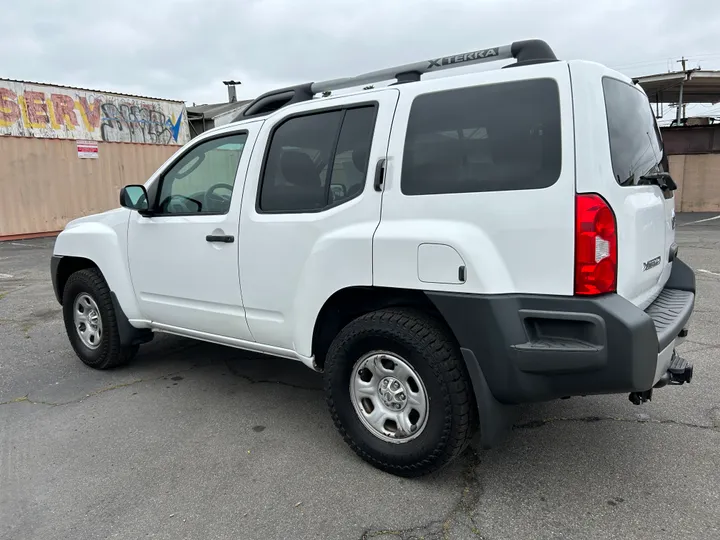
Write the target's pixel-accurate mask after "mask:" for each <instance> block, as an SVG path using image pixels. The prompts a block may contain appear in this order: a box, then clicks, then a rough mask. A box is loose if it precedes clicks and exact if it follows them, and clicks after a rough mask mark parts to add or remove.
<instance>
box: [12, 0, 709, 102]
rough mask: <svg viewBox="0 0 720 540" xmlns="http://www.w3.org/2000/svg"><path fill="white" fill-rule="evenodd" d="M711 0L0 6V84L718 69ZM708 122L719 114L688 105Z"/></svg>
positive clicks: (154, 90) (186, 0)
mask: <svg viewBox="0 0 720 540" xmlns="http://www.w3.org/2000/svg"><path fill="white" fill-rule="evenodd" d="M717 2H718V0H682V1H680V0H612V1H611V0H592V1H590V2H585V1H582V0H433V1H430V0H380V1H376V0H333V1H331V0H325V1H321V0H123V1H122V2H119V1H115V2H110V1H109V0H105V1H95V2H89V1H87V0H62V1H54V0H42V1H41V0H23V1H18V2H3V5H2V6H1V7H0V27H1V29H2V31H1V32H0V77H5V78H12V79H24V80H31V81H39V82H48V83H56V84H63V85H68V86H80V87H85V88H93V89H99V90H112V91H117V92H130V93H134V94H140V95H148V96H153V97H162V98H172V99H182V100H185V101H186V102H188V103H189V104H192V102H196V103H198V104H200V103H208V102H219V101H225V100H226V98H227V93H226V89H225V87H224V86H223V85H222V81H223V80H225V79H230V78H234V79H237V80H240V81H242V83H243V84H242V86H241V87H240V88H239V90H238V97H239V99H245V98H247V99H249V98H252V97H255V96H257V95H258V94H260V93H262V92H264V91H266V90H269V89H271V88H273V87H277V86H284V85H289V84H293V83H300V82H308V81H313V80H322V79H328V78H334V77H341V76H347V75H353V74H357V73H360V72H363V71H369V70H374V69H379V68H382V67H387V66H390V65H393V64H401V63H406V62H413V61H417V60H423V59H426V58H429V57H437V56H443V55H447V54H455V53H460V52H465V51H471V50H473V49H478V48H485V47H490V46H496V45H503V44H508V43H510V42H512V41H515V40H520V39H527V38H532V37H537V38H542V39H545V40H546V41H548V42H549V43H550V45H551V46H552V47H553V48H554V49H555V52H556V54H557V56H558V57H560V58H565V59H574V58H583V59H588V60H594V61H598V62H601V63H604V64H606V65H608V66H610V67H614V68H618V69H619V70H620V71H622V72H624V73H627V74H628V75H634V76H637V75H644V74H650V73H660V72H665V71H667V70H668V68H669V67H670V68H672V69H676V68H678V67H679V64H677V63H675V60H677V59H679V58H680V56H682V55H685V57H687V58H690V67H695V66H696V65H697V64H698V63H699V64H700V65H701V66H702V67H703V68H704V69H720V9H719V8H718V7H717V5H718V4H717ZM693 110H697V111H698V113H706V112H710V113H712V114H715V113H717V114H718V115H720V104H717V105H715V106H713V107H710V106H702V105H698V106H695V107H693Z"/></svg>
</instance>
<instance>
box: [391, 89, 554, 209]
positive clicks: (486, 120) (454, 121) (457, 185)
mask: <svg viewBox="0 0 720 540" xmlns="http://www.w3.org/2000/svg"><path fill="white" fill-rule="evenodd" d="M561 156H562V146H561V142H560V98H559V94H558V87H557V83H556V82H555V81H554V80H552V79H534V80H527V81H517V82H508V83H501V84H492V85H484V86H475V87H471V88H461V89H457V90H447V91H443V92H436V93H432V94H424V95H421V96H418V97H417V98H415V100H414V102H413V104H412V107H411V109H410V118H409V120H408V129H407V135H406V139H405V153H404V158H403V164H402V179H401V182H400V187H401V190H402V192H403V193H404V194H405V195H430V194H438V193H473V192H480V191H506V190H518V189H538V188H545V187H548V186H551V185H552V184H554V183H555V182H556V181H557V179H558V177H559V175H560V166H561Z"/></svg>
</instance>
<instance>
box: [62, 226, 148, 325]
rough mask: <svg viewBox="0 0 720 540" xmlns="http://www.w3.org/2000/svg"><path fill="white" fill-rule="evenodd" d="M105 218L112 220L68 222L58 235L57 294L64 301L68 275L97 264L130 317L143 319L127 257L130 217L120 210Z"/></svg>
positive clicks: (96, 266)
mask: <svg viewBox="0 0 720 540" xmlns="http://www.w3.org/2000/svg"><path fill="white" fill-rule="evenodd" d="M111 217H112V218H113V219H112V220H111ZM104 219H105V220H106V221H108V222H109V223H105V222H80V223H78V224H76V225H72V226H70V225H69V226H68V227H69V228H66V229H65V230H64V231H63V232H62V233H60V235H59V236H58V238H57V240H56V241H55V249H54V253H53V257H52V262H51V273H52V279H53V285H54V288H55V294H56V296H58V301H59V302H60V303H62V291H63V290H64V288H65V283H66V282H67V278H68V277H69V276H70V275H72V273H73V272H76V271H78V270H82V269H85V268H97V269H98V270H99V271H100V273H101V274H102V275H103V278H104V279H105V281H106V283H107V284H108V287H109V288H110V290H111V291H112V292H113V293H114V294H115V295H116V296H117V300H118V302H119V304H120V306H122V309H123V311H124V312H125V314H126V315H127V317H128V318H130V319H142V318H143V317H142V315H141V313H140V310H139V307H138V304H137V301H136V299H135V290H134V288H133V286H132V281H131V279H130V269H129V266H128V260H127V249H126V248H127V246H126V244H127V238H126V231H125V230H126V228H127V219H126V218H125V217H123V215H120V214H118V213H110V214H109V216H105V218H104ZM113 220H114V221H117V223H114V222H112V221H113Z"/></svg>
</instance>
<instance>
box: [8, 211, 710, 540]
mask: <svg viewBox="0 0 720 540" xmlns="http://www.w3.org/2000/svg"><path fill="white" fill-rule="evenodd" d="M707 217H712V216H708V215H698V214H686V215H680V216H679V218H678V223H679V225H678V230H677V236H678V243H679V245H680V256H681V257H682V258H683V259H684V260H685V261H686V262H688V263H689V264H690V265H691V266H692V267H693V268H695V269H696V271H697V281H698V298H697V304H696V312H695V315H694V318H693V322H692V326H691V331H690V335H689V339H688V341H687V342H686V343H685V344H683V346H682V347H681V349H680V351H681V353H682V354H683V355H684V356H685V357H687V358H688V359H689V360H690V361H691V362H693V363H694V365H695V378H694V379H693V381H692V383H691V384H690V385H684V386H681V387H666V388H664V389H660V390H656V391H655V394H654V396H653V400H652V402H651V403H648V404H645V405H642V406H640V407H636V406H633V405H632V404H631V403H630V402H629V401H628V400H627V396H625V395H615V396H593V397H586V398H572V399H569V400H560V401H556V402H551V403H544V404H538V405H532V406H523V407H521V408H519V409H518V413H519V416H518V420H517V423H516V425H515V428H514V430H513V431H512V432H511V433H510V434H509V435H508V437H507V439H506V440H505V441H504V442H503V443H502V444H501V445H500V446H499V447H498V448H495V449H493V450H489V451H483V450H480V449H477V448H474V447H473V448H470V449H468V450H467V451H466V453H465V454H464V455H463V456H462V457H461V458H460V459H458V460H457V461H456V462H455V463H453V464H452V465H451V466H449V467H448V468H446V469H444V470H442V471H440V472H438V473H435V474H434V475H432V476H430V477H426V478H422V479H417V480H407V479H401V478H397V477H393V476H390V475H387V474H385V473H382V472H380V471H378V470H376V469H374V468H372V467H370V466H369V465H366V464H365V463H364V462H362V461H361V460H359V459H358V458H357V457H356V456H355V455H354V454H353V453H352V452H351V451H350V450H349V449H348V448H347V447H346V446H345V444H344V443H343V441H342V440H341V438H340V437H339V436H338V435H337V434H336V432H335V430H334V427H333V425H332V422H331V420H330V418H329V415H328V414H327V411H326V408H325V402H324V399H323V394H322V392H321V377H320V375H318V374H315V373H313V372H311V371H310V370H308V369H307V368H305V367H304V366H302V365H300V364H299V363H294V362H291V361H287V360H277V359H273V358H267V357H261V356H258V355H255V354H249V353H245V352H243V351H238V350H234V349H228V348H223V347H219V346H214V345H209V344H205V343H199V342H193V341H189V340H185V339H180V338H175V337H171V336H163V335H159V336H157V337H156V339H155V340H154V341H153V342H152V343H150V344H148V345H146V346H144V347H142V348H141V351H140V353H139V355H138V357H137V359H136V360H135V361H134V362H133V363H132V364H131V365H130V366H128V367H126V368H122V369H117V370H113V371H105V372H98V371H93V370H92V369H89V368H86V367H85V366H84V365H83V364H82V363H81V362H80V361H79V360H78V359H77V358H76V357H75V356H74V354H73V352H72V350H71V348H70V345H69V343H68V341H67V338H66V336H65V330H64V326H63V323H62V320H61V313H60V307H59V306H58V305H57V303H56V302H55V299H54V297H53V293H52V288H51V285H50V280H49V257H50V254H51V251H52V245H53V242H54V240H53V239H39V240H31V241H22V242H6V243H0V538H2V539H12V540H16V539H17V540H20V539H43V540H49V539H66V538H73V539H74V540H75V539H76V540H83V539H91V538H92V539H95V538H167V539H177V538H193V539H194V538H198V539H207V538H213V539H225V538H233V539H239V538H242V539H245V538H247V539H254V538H263V539H266V538H283V539H284V538H293V539H304V538H313V539H314V538H322V539H334V538H338V539H346V538H349V539H360V538H380V539H405V540H407V539H410V538H428V539H431V538H434V539H438V538H485V539H493V540H499V539H513V540H514V539H520V538H532V539H556V538H568V539H573V540H576V539H605V538H607V539H610V538H617V539H634V538H638V539H651V538H659V537H662V538H682V539H687V538H699V539H700V538H702V539H712V538H720V391H719V390H720V363H719V362H718V352H719V351H720V332H719V331H718V320H719V319H720V220H711V221H706V222H703V223H696V224H689V222H692V221H696V220H699V219H704V218H707ZM700 270H702V271H700Z"/></svg>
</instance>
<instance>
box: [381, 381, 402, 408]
mask: <svg viewBox="0 0 720 540" xmlns="http://www.w3.org/2000/svg"><path fill="white" fill-rule="evenodd" d="M379 386H380V387H379V388H378V397H379V398H380V400H381V401H382V403H383V405H385V406H386V407H387V408H388V409H391V410H396V411H401V410H403V409H404V408H405V405H407V390H405V386H404V385H403V383H401V382H400V381H399V380H397V379H396V378H395V377H385V378H384V379H383V380H382V381H380V385H379Z"/></svg>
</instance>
